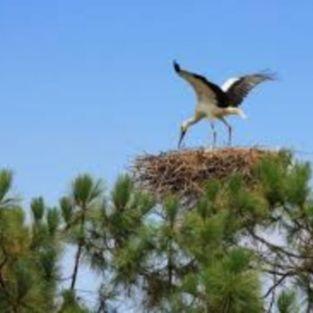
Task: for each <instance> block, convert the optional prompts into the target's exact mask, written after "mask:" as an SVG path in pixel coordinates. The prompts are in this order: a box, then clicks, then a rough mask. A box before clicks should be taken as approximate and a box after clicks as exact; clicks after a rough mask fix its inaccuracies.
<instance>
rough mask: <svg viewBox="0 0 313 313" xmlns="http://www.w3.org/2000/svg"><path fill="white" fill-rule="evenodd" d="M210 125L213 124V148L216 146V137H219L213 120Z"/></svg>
mask: <svg viewBox="0 0 313 313" xmlns="http://www.w3.org/2000/svg"><path fill="white" fill-rule="evenodd" d="M210 125H211V129H212V133H213V146H212V147H213V149H214V148H215V147H216V139H217V133H216V130H215V125H214V123H213V122H210Z"/></svg>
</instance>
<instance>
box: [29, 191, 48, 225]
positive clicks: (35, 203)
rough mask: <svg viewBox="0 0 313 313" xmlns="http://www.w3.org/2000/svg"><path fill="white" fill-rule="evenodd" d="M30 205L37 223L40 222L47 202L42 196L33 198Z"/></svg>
mask: <svg viewBox="0 0 313 313" xmlns="http://www.w3.org/2000/svg"><path fill="white" fill-rule="evenodd" d="M30 207H31V209H32V212H33V217H34V220H35V222H36V223H39V222H40V221H41V219H42V218H43V215H44V213H45V203H44V200H43V198H42V197H39V198H36V199H33V200H32V202H31V204H30Z"/></svg>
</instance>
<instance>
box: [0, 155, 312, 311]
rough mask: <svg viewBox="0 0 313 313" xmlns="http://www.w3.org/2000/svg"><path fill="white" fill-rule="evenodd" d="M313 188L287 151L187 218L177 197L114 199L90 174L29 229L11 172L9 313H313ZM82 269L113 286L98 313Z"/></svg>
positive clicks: (3, 284) (2, 242) (121, 195)
mask: <svg viewBox="0 0 313 313" xmlns="http://www.w3.org/2000/svg"><path fill="white" fill-rule="evenodd" d="M310 179H311V168H310V166H309V164H307V163H301V162H296V161H294V160H293V157H292V155H291V154H290V153H289V152H282V153H280V154H278V155H277V156H269V157H266V158H264V159H263V160H262V161H261V162H260V163H259V164H257V166H256V167H255V171H254V176H253V180H252V181H251V182H250V183H249V184H247V183H246V182H245V181H244V179H243V178H242V177H241V175H235V176H232V177H229V179H227V180H224V181H218V180H215V181H209V182H208V183H207V184H206V186H205V189H204V194H203V197H202V198H201V199H199V201H198V202H197V203H196V204H195V205H194V207H193V208H191V209H186V208H185V207H184V204H183V203H181V201H180V200H179V199H177V198H176V197H175V196H173V195H169V196H168V198H167V199H165V200H164V201H163V202H156V200H155V199H153V197H152V196H151V195H149V194H147V193H145V192H144V191H143V190H138V188H137V187H136V184H134V182H133V180H132V178H131V177H130V176H129V175H121V176H120V177H119V178H118V179H117V181H116V183H115V185H114V186H113V189H112V191H111V193H109V194H108V195H105V194H104V190H103V184H102V182H101V181H100V180H97V179H94V178H93V177H91V176H90V175H88V174H83V175H79V176H78V177H77V178H76V179H74V181H73V182H72V184H71V189H70V191H69V193H68V194H67V195H65V196H63V197H62V198H61V199H60V202H59V207H57V208H51V207H49V206H47V205H46V203H45V201H44V198H43V197H38V198H34V199H33V200H32V202H31V206H30V207H31V210H30V214H31V217H32V218H31V219H26V218H25V210H24V209H23V208H21V207H20V206H19V203H18V199H16V198H15V197H12V196H10V194H11V189H10V188H11V186H12V174H11V172H10V171H6V170H4V171H0V312H13V313H16V312H19V313H20V312H21V313H32V312H35V313H36V312H39V313H41V312H45V313H49V312H51V313H52V312H53V313H61V312H63V313H79V312H81V313H87V312H109V311H114V307H115V306H116V307H117V308H118V307H119V306H120V303H121V302H123V301H124V300H125V298H127V297H129V296H133V298H134V299H137V298H138V295H140V298H141V300H139V299H138V300H135V301H136V302H137V303H136V308H139V309H138V312H141V311H147V312H171V313H172V312H174V313H176V312H177V313H178V312H188V313H189V312H190V313H191V312H197V313H200V312H201V313H202V312H212V313H215V312H216V313H219V312H222V313H226V312H227V313H240V312H252V313H259V312H260V313H261V312H276V311H277V312H280V313H297V312H300V310H299V305H298V303H300V300H302V302H301V310H302V307H303V310H304V311H305V312H311V311H312V310H313V290H312V286H313V278H312V267H313V253H312V242H313V237H312V234H313V199H312V198H311V187H310ZM27 220H30V221H29V222H26V221H27ZM277 237H279V238H278V239H279V240H276V241H275V239H277ZM69 246H71V247H72V248H74V255H73V268H72V269H71V271H70V273H66V275H65V276H66V277H65V278H68V277H69V278H70V279H69V281H68V280H65V281H64V280H63V278H64V277H62V275H61V273H60V270H59V265H60V258H61V255H62V251H63V250H66V249H68V247H69ZM83 263H84V264H86V265H88V266H89V268H90V269H91V271H93V272H94V273H96V274H101V276H100V275H99V277H103V281H102V283H101V286H100V288H99V301H98V303H97V304H96V306H95V307H93V308H91V307H88V306H87V303H88V302H87V301H86V302H85V301H84V298H85V297H81V295H80V294H79V290H78V289H77V281H83V280H84V279H85V277H82V271H81V270H80V268H81V265H82V264H83ZM264 281H265V283H263V282H264ZM61 282H62V284H61ZM64 284H65V285H64ZM67 284H68V285H67ZM285 285H287V286H294V291H291V290H288V289H287V290H284V289H282V288H283V286H285ZM64 288H65V289H64ZM61 289H64V290H63V291H62V293H61V294H60V290H61ZM140 301H141V302H140ZM275 310H276V311H275ZM116 312H119V311H118V309H117V310H116Z"/></svg>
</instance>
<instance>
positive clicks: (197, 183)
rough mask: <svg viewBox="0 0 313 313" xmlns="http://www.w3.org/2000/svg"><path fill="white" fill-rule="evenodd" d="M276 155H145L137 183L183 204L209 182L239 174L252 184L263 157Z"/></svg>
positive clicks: (243, 151)
mask: <svg viewBox="0 0 313 313" xmlns="http://www.w3.org/2000/svg"><path fill="white" fill-rule="evenodd" d="M274 154H275V155H277V152H276V151H275V152H274V151H271V150H264V149H259V148H221V149H215V150H205V149H197V150H182V151H171V152H166V153H160V154H159V155H149V154H146V155H143V156H139V157H137V158H136V159H135V162H134V165H133V175H134V179H135V182H136V183H137V184H138V185H139V186H140V187H141V188H142V189H144V190H146V191H148V192H150V193H152V194H153V195H154V196H155V197H156V198H157V199H159V200H162V199H164V198H165V197H166V196H168V195H169V194H173V195H175V196H177V197H178V198H179V199H181V200H183V201H184V202H188V203H190V202H193V201H194V200H196V199H198V198H199V197H200V196H201V195H202V194H203V191H204V186H205V183H206V182H208V181H209V180H212V179H214V180H216V179H217V180H222V181H223V180H225V179H227V178H229V177H230V176H232V175H234V174H237V173H239V174H240V175H241V176H242V177H243V179H244V180H245V182H247V183H249V184H250V183H253V182H254V180H255V179H254V177H253V169H254V168H255V165H256V164H257V162H259V161H260V159H261V158H263V157H264V156H268V155H274Z"/></svg>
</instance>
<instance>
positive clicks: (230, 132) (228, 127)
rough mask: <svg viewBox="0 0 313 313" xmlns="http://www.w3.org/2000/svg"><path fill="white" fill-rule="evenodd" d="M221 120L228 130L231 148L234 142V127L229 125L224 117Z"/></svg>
mask: <svg viewBox="0 0 313 313" xmlns="http://www.w3.org/2000/svg"><path fill="white" fill-rule="evenodd" d="M220 120H221V121H222V122H223V123H224V125H226V127H227V129H228V145H229V146H231V142H232V127H231V126H230V125H229V123H228V122H227V121H226V119H225V118H224V117H221V118H220Z"/></svg>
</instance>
